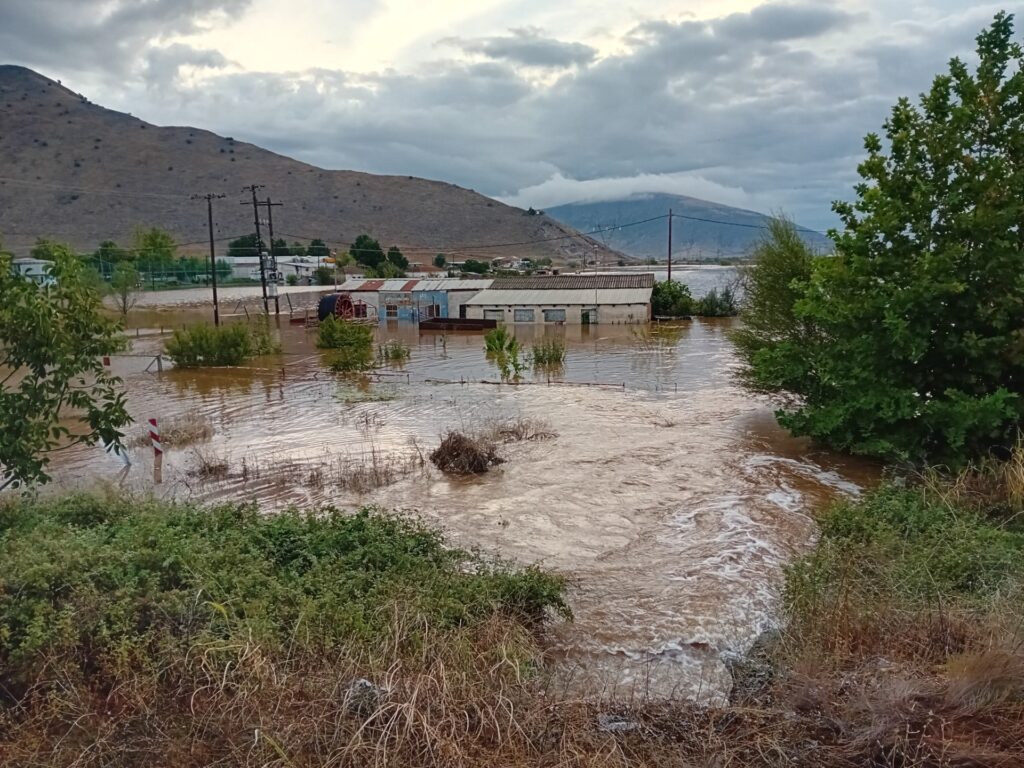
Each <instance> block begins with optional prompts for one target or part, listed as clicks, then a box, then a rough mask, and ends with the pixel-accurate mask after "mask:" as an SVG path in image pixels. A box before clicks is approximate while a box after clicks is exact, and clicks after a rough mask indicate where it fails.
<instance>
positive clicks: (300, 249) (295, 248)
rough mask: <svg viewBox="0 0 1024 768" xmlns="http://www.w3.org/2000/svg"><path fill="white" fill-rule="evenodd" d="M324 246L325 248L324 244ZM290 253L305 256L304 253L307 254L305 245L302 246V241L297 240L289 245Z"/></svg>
mask: <svg viewBox="0 0 1024 768" xmlns="http://www.w3.org/2000/svg"><path fill="white" fill-rule="evenodd" d="M324 247H325V248H326V246H324ZM291 255H292V256H305V255H307V254H306V246H304V245H303V244H302V243H299V242H294V243H292V245H291Z"/></svg>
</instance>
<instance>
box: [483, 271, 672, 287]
mask: <svg viewBox="0 0 1024 768" xmlns="http://www.w3.org/2000/svg"><path fill="white" fill-rule="evenodd" d="M491 287H492V288H494V289H495V290H502V291H506V290H507V291H563V290H570V291H571V290H577V289H589V290H594V289H600V288H653V287H654V274H653V273H651V272H639V273H632V274H617V275H551V276H537V277H499V278H498V279H496V280H495V281H494V283H493V284H492V285H491Z"/></svg>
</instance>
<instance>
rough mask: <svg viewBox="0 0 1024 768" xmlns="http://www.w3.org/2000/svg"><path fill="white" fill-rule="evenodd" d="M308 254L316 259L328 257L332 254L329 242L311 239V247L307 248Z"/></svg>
mask: <svg viewBox="0 0 1024 768" xmlns="http://www.w3.org/2000/svg"><path fill="white" fill-rule="evenodd" d="M306 255H307V256H312V257H313V258H314V259H326V258H327V257H328V256H330V255H331V249H330V248H328V247H327V244H326V243H325V242H324V241H323V240H320V239H319V238H315V239H313V240H311V241H310V243H309V248H307V249H306Z"/></svg>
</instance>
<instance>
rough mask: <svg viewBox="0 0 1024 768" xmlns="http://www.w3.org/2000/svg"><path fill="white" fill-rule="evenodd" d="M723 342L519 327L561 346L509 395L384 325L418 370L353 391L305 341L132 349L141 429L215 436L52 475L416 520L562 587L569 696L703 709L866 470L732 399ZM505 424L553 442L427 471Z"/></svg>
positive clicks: (98, 459) (88, 452) (671, 331)
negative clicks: (467, 474)
mask: <svg viewBox="0 0 1024 768" xmlns="http://www.w3.org/2000/svg"><path fill="white" fill-rule="evenodd" d="M176 317H177V319H176V322H179V323H180V322H181V317H182V316H181V315H178V316H176ZM140 318H141V320H142V321H143V322H150V319H149V318H147V317H146V316H145V315H140ZM728 326H729V321H702V320H694V321H691V322H686V323H680V324H678V325H674V326H662V327H655V328H652V329H647V328H643V329H640V328H636V327H629V326H594V327H590V328H579V327H564V328H553V329H547V330H546V331H545V329H539V330H537V331H534V330H533V329H529V330H517V334H518V336H519V337H520V339H521V340H522V342H523V344H524V346H525V347H526V348H527V349H528V348H529V347H530V345H531V343H532V341H533V340H534V339H535V338H536V336H539V335H543V334H544V333H545V332H546V333H552V334H555V335H557V336H558V337H560V338H562V339H563V340H564V342H565V344H566V347H567V352H568V354H567V360H566V364H565V366H564V370H562V371H561V372H557V373H548V374H541V375H536V376H533V375H527V376H526V377H525V378H524V381H525V383H524V384H523V385H522V386H510V385H507V384H490V383H480V382H481V380H488V381H497V380H498V379H499V374H498V372H497V371H496V370H495V369H494V368H493V367H492V366H491V365H489V364H488V363H487V361H486V360H485V357H484V353H483V340H482V338H481V337H480V336H478V335H472V334H448V335H443V334H427V333H424V334H419V333H418V332H417V330H416V328H415V327H410V326H405V325H391V326H387V327H381V328H380V329H379V330H378V339H379V340H381V341H383V340H385V339H392V338H395V339H401V340H403V341H405V342H406V343H407V344H409V345H410V347H411V351H412V354H411V357H410V359H409V360H408V361H407V363H406V364H405V365H404V366H402V367H400V368H387V369H383V370H382V371H381V372H380V374H379V375H378V376H374V377H371V378H372V379H373V380H372V381H366V380H364V381H360V382H351V381H345V380H343V379H340V378H338V377H337V376H336V375H334V374H331V373H329V372H328V371H327V369H326V366H325V365H324V362H323V359H322V355H321V353H320V352H319V351H318V350H316V348H315V346H314V344H313V341H314V338H315V336H314V334H313V333H312V332H307V331H306V330H304V329H303V328H301V327H297V326H289V325H288V324H287V323H285V322H282V325H281V326H280V329H279V333H280V336H281V340H282V342H283V346H284V350H285V353H284V354H283V355H281V356H277V357H270V358H265V359H261V360H258V361H255V362H253V363H252V364H251V365H250V366H248V367H244V368H236V369H211V370H202V371H184V370H182V371H176V370H172V369H165V371H164V373H163V374H156V373H153V372H146V371H145V370H144V369H145V368H146V367H147V366H148V365H150V364H151V363H152V362H153V358H152V355H153V354H155V353H156V352H157V351H159V350H160V348H161V344H162V340H161V339H160V338H159V337H158V336H153V335H149V336H147V335H145V334H141V335H140V337H139V338H137V339H136V340H135V342H134V350H133V354H134V355H137V356H134V357H128V356H125V357H117V358H115V359H114V363H113V365H114V370H115V371H116V372H117V373H119V374H121V375H122V376H124V378H125V381H126V384H127V389H128V406H129V410H130V412H131V413H132V415H133V416H134V418H135V419H136V421H137V422H139V423H140V424H143V423H145V420H146V419H148V418H150V417H155V418H157V419H159V420H160V423H162V424H169V423H171V422H172V421H173V420H174V419H176V418H179V417H181V416H183V415H185V414H191V415H193V416H194V417H198V418H199V419H205V420H206V421H208V422H209V424H210V425H211V426H212V428H213V430H214V434H213V436H212V438H210V439H209V440H207V441H205V442H202V443H199V444H197V445H193V446H189V447H187V448H181V449H171V450H169V451H168V452H167V454H166V456H165V461H164V482H163V484H162V485H160V486H157V487H156V488H154V486H153V484H152V457H151V451H149V450H148V449H145V448H135V449H133V450H132V451H131V457H132V460H133V466H132V467H131V468H130V469H128V470H126V471H125V472H123V473H122V472H121V471H120V469H121V464H120V460H119V459H118V458H116V457H114V456H112V455H108V454H105V453H104V452H103V450H102V449H101V448H75V449H73V450H70V451H64V452H61V453H60V455H59V458H58V459H56V460H55V463H54V465H53V471H54V476H55V479H56V480H57V485H58V486H63V487H68V486H79V485H93V484H95V483H96V482H97V481H111V482H121V483H123V484H124V485H125V486H127V487H130V488H132V489H136V490H141V491H145V492H154V493H155V494H157V495H159V496H163V497H174V498H178V499H193V500H204V501H205V500H219V499H237V500H253V501H257V502H258V503H259V504H260V505H261V506H262V507H263V508H265V509H267V510H274V509H279V508H282V507H284V506H286V505H290V504H301V505H316V504H326V503H329V504H334V505H337V506H343V507H355V506H360V505H367V504H372V505H379V506H381V507H385V508H389V509H398V510H403V511H408V513H410V514H418V515H421V516H422V517H424V518H425V519H427V520H429V521H431V522H434V523H436V524H438V525H440V526H441V527H443V528H444V529H445V530H446V531H447V533H448V535H449V536H450V537H451V539H452V540H454V541H455V542H457V543H458V544H460V545H463V546H474V547H481V548H483V549H485V550H489V551H492V552H496V553H500V554H501V555H503V556H506V557H513V558H515V559H517V560H520V561H523V562H541V563H543V564H544V565H545V566H547V567H549V568H554V569H557V570H559V571H562V572H564V573H566V574H568V575H569V576H570V578H571V580H572V584H573V587H572V591H571V601H572V607H573V611H574V613H575V620H574V621H573V622H571V623H565V624H563V625H561V626H559V627H558V628H557V648H556V653H557V655H558V657H559V658H560V659H561V666H560V669H561V671H562V675H563V676H564V678H565V685H566V686H567V687H568V688H570V689H572V690H573V691H581V692H585V693H602V694H615V695H618V696H634V695H635V696H645V695H650V696H657V697H663V696H677V697H689V698H694V699H699V700H705V701H711V700H715V699H718V698H720V697H721V696H722V695H723V694H724V692H726V691H727V690H728V682H729V681H728V675H727V673H726V670H725V666H724V663H723V657H726V656H728V655H729V654H735V653H742V652H743V651H744V650H745V649H746V648H747V647H749V645H750V644H751V643H752V642H753V640H754V639H755V638H756V636H757V635H758V634H759V633H760V632H761V631H762V630H763V629H765V628H766V627H768V626H770V625H771V624H772V623H773V622H775V621H777V618H778V607H779V589H780V585H781V580H782V573H783V567H784V565H785V564H786V563H787V562H788V561H789V560H791V559H792V558H793V557H794V556H795V555H797V554H799V553H800V552H802V551H804V550H805V549H806V548H807V547H808V546H809V545H810V544H811V543H812V542H813V539H814V535H815V526H814V523H813V520H812V517H811V515H812V514H813V512H814V511H815V510H817V509H818V508H820V507H821V506H822V505H823V504H826V503H827V502H828V501H829V500H831V499H833V498H835V497H836V496H838V495H841V494H854V493H857V492H858V489H859V488H861V487H863V486H864V485H866V484H869V483H871V482H872V481H873V480H874V479H875V477H876V474H877V470H876V469H875V467H873V466H872V465H870V464H866V463H862V462H857V461H854V460H851V459H849V458H843V457H839V456H835V455H832V454H829V453H827V452H822V451H817V450H813V449H812V448H811V447H810V446H809V445H808V444H807V443H806V442H804V441H802V440H795V439H792V438H790V437H788V436H787V435H786V433H785V432H784V431H782V430H781V429H780V428H779V427H778V426H777V425H776V424H775V421H774V418H773V417H772V413H771V408H770V406H769V404H768V403H767V402H766V401H763V400H760V399H757V398H753V397H751V396H750V395H749V394H747V393H745V392H743V391H742V390H741V389H739V388H738V387H737V386H736V384H735V383H734V382H733V381H732V380H731V378H730V368H731V367H732V366H733V365H734V358H733V355H732V351H731V347H730V344H729V342H728V339H727V338H726V331H727V329H728ZM151 370H155V367H154V368H153V369H151ZM463 382H466V383H463ZM507 419H527V420H530V421H534V422H543V423H545V424H546V425H547V427H548V429H549V430H550V431H551V432H553V433H554V434H555V437H553V438H551V439H547V440H537V441H527V442H520V443H516V444H511V445H507V446H504V447H503V454H504V456H505V457H506V458H507V461H506V463H504V464H502V465H501V466H499V467H498V468H496V469H495V470H493V471H491V472H490V473H488V474H486V475H482V476H479V477H475V478H471V479H452V478H449V477H445V476H443V475H441V474H440V473H439V472H437V471H436V470H435V469H434V468H433V467H432V466H430V464H429V462H424V461H422V460H421V458H422V456H424V455H425V454H426V453H428V452H429V451H430V450H431V449H432V448H433V447H434V446H436V445H437V443H438V442H439V440H440V437H441V436H442V435H443V433H444V432H445V431H447V430H449V429H475V428H479V427H480V426H481V425H485V424H489V423H495V422H498V421H501V420H507ZM142 431H143V430H142V428H141V427H133V429H132V432H131V434H130V436H132V437H136V436H138V435H141V433H142ZM204 473H205V476H203V474H204ZM378 486H379V487H378Z"/></svg>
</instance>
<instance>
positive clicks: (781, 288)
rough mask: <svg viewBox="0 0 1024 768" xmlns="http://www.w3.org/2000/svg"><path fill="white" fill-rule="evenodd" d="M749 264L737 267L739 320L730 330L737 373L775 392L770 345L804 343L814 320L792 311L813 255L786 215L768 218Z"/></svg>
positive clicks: (808, 343)
mask: <svg viewBox="0 0 1024 768" xmlns="http://www.w3.org/2000/svg"><path fill="white" fill-rule="evenodd" d="M752 258H753V264H752V265H750V266H748V267H745V268H743V269H741V270H740V284H741V286H742V288H743V296H744V303H743V311H742V312H741V313H740V316H741V318H742V320H743V324H742V326H741V327H740V328H738V329H737V330H735V331H733V332H732V334H731V337H732V341H733V344H735V345H736V349H737V352H738V353H739V357H740V360H741V361H742V363H743V365H742V368H741V369H740V370H739V376H740V378H741V379H742V381H743V382H744V384H746V385H747V386H748V387H750V388H751V389H754V390H757V391H759V392H777V391H779V390H780V387H781V382H780V381H778V380H777V377H776V376H775V374H774V371H773V369H772V366H771V364H770V356H771V351H772V349H774V348H775V347H776V346H777V345H779V344H781V343H784V342H786V343H789V344H792V345H793V346H794V347H796V348H809V347H810V346H811V345H812V344H814V343H815V342H816V341H817V339H816V332H815V326H814V324H813V323H811V322H809V321H808V320H807V319H806V318H803V317H799V316H798V315H797V313H796V310H795V307H796V302H797V301H798V300H799V299H800V297H801V296H802V295H803V293H804V291H805V290H806V287H807V284H808V283H809V282H810V279H811V270H812V268H813V266H814V259H815V255H814V252H813V251H812V250H811V248H810V247H809V246H808V245H807V243H805V242H804V241H803V239H802V238H801V237H800V235H799V233H798V232H797V229H796V227H795V226H794V225H793V223H792V222H791V221H788V220H786V219H783V218H774V219H771V220H770V221H769V222H768V231H767V232H766V233H765V235H764V236H763V237H762V238H761V240H760V242H759V243H758V244H757V246H756V247H755V249H754V252H753V254H752Z"/></svg>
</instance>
